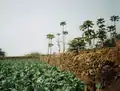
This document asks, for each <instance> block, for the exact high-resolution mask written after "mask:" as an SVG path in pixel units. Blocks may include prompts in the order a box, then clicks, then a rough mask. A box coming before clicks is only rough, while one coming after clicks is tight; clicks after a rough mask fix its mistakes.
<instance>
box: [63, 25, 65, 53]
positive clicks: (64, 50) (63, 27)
mask: <svg viewBox="0 0 120 91" xmlns="http://www.w3.org/2000/svg"><path fill="white" fill-rule="evenodd" d="M64 51H65V39H64V25H63V52H64Z"/></svg>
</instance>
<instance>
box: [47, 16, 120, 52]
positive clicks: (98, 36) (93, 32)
mask: <svg viewBox="0 0 120 91" xmlns="http://www.w3.org/2000/svg"><path fill="white" fill-rule="evenodd" d="M119 19H120V17H119V16H117V15H113V16H111V17H110V19H109V20H110V21H111V25H108V26H107V25H106V21H105V19H104V18H98V19H97V20H96V22H95V23H93V21H91V20H86V21H84V22H83V24H82V25H80V26H79V29H80V31H82V36H80V37H76V38H74V39H72V40H71V41H69V43H68V45H69V47H68V49H67V51H77V52H78V51H80V50H82V49H93V48H103V47H114V46H116V40H117V39H120V34H118V33H117V31H116V30H117V29H116V26H117V23H118V21H119ZM65 25H66V22H65V21H63V22H60V26H62V44H63V52H65V51H66V47H65V45H66V44H65V36H66V35H67V34H68V31H66V30H65ZM95 25H96V26H97V27H95ZM60 35H61V33H57V38H58V41H57V46H58V52H60V51H61V46H60V43H61V41H60ZM46 36H47V37H46V38H47V39H48V40H49V41H48V54H51V53H52V47H53V45H54V44H53V43H52V39H53V38H55V35H54V34H51V33H50V34H47V35H46Z"/></svg>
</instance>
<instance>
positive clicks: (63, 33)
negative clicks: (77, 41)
mask: <svg viewBox="0 0 120 91" xmlns="http://www.w3.org/2000/svg"><path fill="white" fill-rule="evenodd" d="M65 25H66V22H65V21H63V22H60V26H62V27H63V30H62V35H63V52H65V35H67V34H68V32H67V31H65V27H64V26H65Z"/></svg>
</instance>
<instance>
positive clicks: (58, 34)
mask: <svg viewBox="0 0 120 91" xmlns="http://www.w3.org/2000/svg"><path fill="white" fill-rule="evenodd" d="M57 36H58V41H57V43H58V52H59V53H60V38H59V37H60V33H57Z"/></svg>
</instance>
